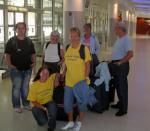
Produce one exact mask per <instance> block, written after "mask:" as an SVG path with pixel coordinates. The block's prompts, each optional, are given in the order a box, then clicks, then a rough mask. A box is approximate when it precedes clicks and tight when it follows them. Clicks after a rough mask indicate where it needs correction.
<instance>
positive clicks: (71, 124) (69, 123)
mask: <svg viewBox="0 0 150 131" xmlns="http://www.w3.org/2000/svg"><path fill="white" fill-rule="evenodd" d="M73 127H74V122H73V121H70V122H68V124H67V125H65V126H64V127H62V128H61V130H68V129H70V128H73Z"/></svg>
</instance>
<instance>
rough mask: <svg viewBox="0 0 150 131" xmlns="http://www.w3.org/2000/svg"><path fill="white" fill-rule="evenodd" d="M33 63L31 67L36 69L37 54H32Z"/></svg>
mask: <svg viewBox="0 0 150 131" xmlns="http://www.w3.org/2000/svg"><path fill="white" fill-rule="evenodd" d="M31 61H32V64H31V67H32V68H33V67H35V63H36V55H35V54H32V56H31Z"/></svg>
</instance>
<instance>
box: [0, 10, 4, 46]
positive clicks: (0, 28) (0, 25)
mask: <svg viewBox="0 0 150 131" xmlns="http://www.w3.org/2000/svg"><path fill="white" fill-rule="evenodd" d="M0 18H1V20H0V43H1V42H4V15H3V10H0Z"/></svg>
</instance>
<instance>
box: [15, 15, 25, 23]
mask: <svg viewBox="0 0 150 131" xmlns="http://www.w3.org/2000/svg"><path fill="white" fill-rule="evenodd" d="M15 15H16V17H15V22H16V23H18V22H23V21H24V18H23V13H15Z"/></svg>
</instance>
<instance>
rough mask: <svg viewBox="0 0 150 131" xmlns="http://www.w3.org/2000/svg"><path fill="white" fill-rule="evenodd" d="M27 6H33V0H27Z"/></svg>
mask: <svg viewBox="0 0 150 131" xmlns="http://www.w3.org/2000/svg"><path fill="white" fill-rule="evenodd" d="M28 6H31V7H33V8H35V0H28Z"/></svg>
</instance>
